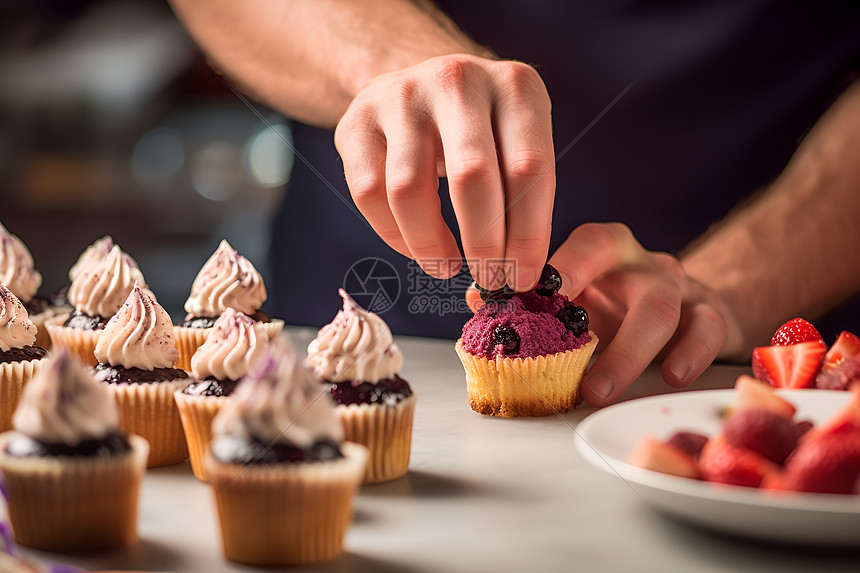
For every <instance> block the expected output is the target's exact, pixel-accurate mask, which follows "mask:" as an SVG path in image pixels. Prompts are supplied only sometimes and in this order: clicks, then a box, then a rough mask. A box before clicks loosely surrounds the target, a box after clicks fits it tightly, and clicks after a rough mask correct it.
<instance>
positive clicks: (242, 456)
mask: <svg viewBox="0 0 860 573" xmlns="http://www.w3.org/2000/svg"><path fill="white" fill-rule="evenodd" d="M322 392H325V388H324V387H322V385H321V384H320V381H319V380H318V379H317V378H316V377H314V376H313V374H312V373H311V372H310V371H309V370H308V369H307V368H306V367H305V365H304V364H303V363H302V362H301V360H299V358H298V356H296V353H295V351H294V350H293V348H292V345H291V344H290V343H289V340H288V339H287V337H286V335H280V336H278V337H277V338H276V339H275V340H273V341H272V342H271V344H269V345H268V346H267V347H266V353H265V355H264V357H263V360H262V361H261V362H260V363H259V365H258V367H257V368H256V369H255V370H254V371H253V372H252V373H251V374H249V375H248V376H246V377H245V378H243V379H242V381H241V382H240V383H239V386H238V387H237V388H236V392H235V393H234V395H233V397H232V398H231V399H230V400H229V401H228V402H227V403H226V404H225V405H224V407H223V408H222V409H221V412H220V413H219V414H218V416H217V417H216V418H215V420H214V422H213V424H212V429H213V432H214V436H215V437H214V439H213V441H212V447H211V450H210V451H209V452H208V453H207V455H206V460H205V462H206V468H207V474H208V478H209V479H208V481H209V483H210V485H212V487H213V489H214V492H215V500H216V505H217V508H218V517H219V522H220V525H221V540H222V546H223V551H224V556H225V557H226V558H227V559H230V560H232V561H237V562H240V563H248V564H253V565H268V566H274V565H286V564H295V563H310V562H315V561H322V560H325V559H330V558H332V557H334V556H336V555H338V554H340V553H341V552H342V551H343V537H344V533H345V531H346V528H347V526H348V525H349V523H350V521H351V516H352V498H353V496H354V494H355V492H356V490H357V489H358V486H359V484H360V483H361V478H362V475H363V473H364V466H365V463H366V460H367V449H366V448H364V447H363V446H360V445H358V444H352V443H348V442H344V440H343V430H342V428H341V424H340V422H339V421H338V419H337V416H336V415H335V413H334V406H333V404H332V403H331V401H329V400H326V399H324V398H325V397H324V396H322V398H323V399H321V393H322Z"/></svg>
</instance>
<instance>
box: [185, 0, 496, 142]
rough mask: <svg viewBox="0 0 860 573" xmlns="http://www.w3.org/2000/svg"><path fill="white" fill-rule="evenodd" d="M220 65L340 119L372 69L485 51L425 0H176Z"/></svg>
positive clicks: (311, 119)
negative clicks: (445, 55)
mask: <svg viewBox="0 0 860 573" xmlns="http://www.w3.org/2000/svg"><path fill="white" fill-rule="evenodd" d="M170 2H171V4H172V5H173V8H174V10H175V12H176V14H177V15H178V16H179V18H180V19H181V20H182V21H183V22H184V23H185V25H186V27H187V28H188V29H189V30H190V32H191V34H192V35H193V36H194V38H195V39H196V40H197V42H198V43H199V44H200V45H201V46H202V47H203V49H204V51H205V52H206V53H207V55H208V56H209V58H210V59H211V60H212V62H213V64H214V65H215V67H216V68H217V69H218V70H219V71H221V72H222V73H224V74H225V75H227V76H228V77H229V78H230V79H231V81H233V82H235V83H237V84H238V87H239V88H240V89H242V90H243V91H245V92H246V93H249V94H250V95H252V96H253V97H254V98H255V99H258V100H260V101H262V102H264V103H266V104H267V105H269V106H272V107H274V108H276V109H278V110H280V111H282V112H284V113H286V114H289V115H290V116H292V117H295V118H297V119H300V120H302V121H305V122H308V123H311V124H314V125H319V126H323V127H333V126H334V125H335V124H336V123H337V121H338V119H339V118H340V116H341V115H343V112H344V111H345V110H346V108H347V106H348V105H349V103H350V101H351V100H352V98H353V96H354V95H355V93H356V92H357V91H358V90H359V89H360V88H361V87H362V86H363V85H364V84H365V83H366V82H367V81H368V80H370V79H371V78H373V77H375V76H377V75H379V74H381V73H385V72H390V71H394V70H399V69H402V68H405V67H408V66H411V65H414V64H417V63H419V62H421V61H424V60H426V59H428V58H431V57H434V56H439V55H443V54H451V53H472V54H481V53H483V51H482V48H481V47H480V46H477V45H476V44H474V43H473V42H472V41H470V40H469V39H468V38H467V37H466V36H465V35H464V34H462V33H461V32H460V31H459V30H458V29H457V27H456V26H455V25H454V24H453V23H452V22H451V21H450V20H449V19H448V18H447V17H446V16H445V15H444V14H442V13H441V12H439V11H438V10H436V9H435V8H434V7H433V6H432V4H431V3H430V2H428V1H427V0H412V1H408V0H361V1H356V0H252V1H250V2H236V1H234V0H209V1H207V2H199V1H195V0H170Z"/></svg>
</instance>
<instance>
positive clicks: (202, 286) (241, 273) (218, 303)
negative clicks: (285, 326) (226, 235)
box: [185, 240, 267, 320]
mask: <svg viewBox="0 0 860 573" xmlns="http://www.w3.org/2000/svg"><path fill="white" fill-rule="evenodd" d="M266 296H267V295H266V286H265V285H264V284H263V277H261V276H260V273H259V272H257V269H255V268H254V265H253V264H251V261H249V260H248V259H246V258H245V257H243V256H242V255H240V254H239V253H237V252H236V250H235V249H233V247H231V246H230V243H228V242H227V241H226V240H222V241H221V244H220V245H218V249H217V250H216V251H215V252H214V253H213V254H212V256H211V257H209V260H208V261H206V263H205V264H204V265H203V268H201V269H200V272H198V273H197V277H196V278H195V279H194V282H193V283H192V284H191V294H190V295H189V297H188V300H186V301H185V311H186V312H187V313H188V316H187V317H186V320H188V319H191V318H194V317H198V316H220V315H221V313H222V312H224V311H225V310H226V309H228V308H235V309H236V310H238V311H240V312H242V313H244V314H247V315H253V314H254V313H255V312H257V310H259V309H260V307H261V306H262V304H263V303H264V302H265V301H266Z"/></svg>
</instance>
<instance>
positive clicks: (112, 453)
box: [0, 349, 149, 552]
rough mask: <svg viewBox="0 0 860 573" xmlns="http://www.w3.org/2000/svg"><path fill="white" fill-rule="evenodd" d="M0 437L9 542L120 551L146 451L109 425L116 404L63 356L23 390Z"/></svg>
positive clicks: (127, 537) (132, 523)
mask: <svg viewBox="0 0 860 573" xmlns="http://www.w3.org/2000/svg"><path fill="white" fill-rule="evenodd" d="M12 421H13V424H14V427H15V430H14V431H11V432H6V433H3V434H0V471H2V473H3V476H4V480H5V483H6V489H7V492H8V498H9V501H8V511H9V518H10V521H11V523H12V529H13V530H14V532H15V540H16V541H17V542H18V543H19V544H21V545H25V546H27V547H34V548H38V549H44V550H49V551H67V552H70V551H75V552H78V551H87V550H93V549H108V548H114V547H121V546H126V545H130V544H132V543H134V542H135V541H136V539H137V506H138V494H139V491H140V483H141V479H142V477H143V472H144V468H145V464H146V456H147V453H148V450H149V446H148V444H147V442H146V440H144V439H143V438H141V437H139V436H129V435H126V434H124V433H123V432H121V431H120V430H119V428H118V427H117V421H118V413H117V408H116V403H115V402H114V400H113V397H112V396H111V395H110V394H109V393H108V392H107V390H106V389H105V388H104V387H102V386H101V385H99V384H98V382H96V380H95V379H94V378H93V376H92V374H90V373H89V372H87V371H86V370H85V369H84V367H83V366H82V365H81V364H79V363H78V362H77V360H76V359H75V358H74V357H73V356H71V355H70V354H69V353H68V352H67V351H65V350H62V349H61V350H60V351H59V353H58V354H57V356H56V357H55V358H54V359H53V360H51V361H50V362H49V363H48V364H47V365H46V366H45V367H44V368H42V369H41V370H40V371H39V373H38V374H37V376H35V377H34V378H33V379H32V380H31V381H30V382H29V383H28V384H27V386H26V387H25V389H24V393H23V396H22V398H21V402H20V404H19V405H18V409H17V410H16V411H15V415H14V417H13V419H12Z"/></svg>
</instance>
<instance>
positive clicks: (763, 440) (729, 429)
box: [723, 410, 799, 465]
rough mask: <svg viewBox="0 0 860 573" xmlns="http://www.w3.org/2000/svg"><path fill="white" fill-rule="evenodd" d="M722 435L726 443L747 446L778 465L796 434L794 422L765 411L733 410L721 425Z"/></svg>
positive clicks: (790, 447) (782, 460) (786, 456)
mask: <svg viewBox="0 0 860 573" xmlns="http://www.w3.org/2000/svg"><path fill="white" fill-rule="evenodd" d="M723 435H724V436H725V438H726V442H727V443H728V444H729V445H730V446H734V447H736V448H747V449H749V450H752V451H754V452H755V453H757V454H760V455H762V456H764V457H766V458H767V459H769V460H770V461H772V462H774V463H777V464H780V465H782V464H783V463H785V460H786V458H788V455H789V454H790V453H791V452H792V451H793V450H794V448H795V446H797V438H798V436H799V434H798V430H797V427H796V426H795V424H794V422H792V421H791V420H789V419H788V418H784V417H783V416H780V415H779V414H774V413H773V412H769V411H767V410H743V411H741V412H735V413H733V414H732V415H731V416H729V418H728V419H727V420H726V421H725V423H724V424H723Z"/></svg>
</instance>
